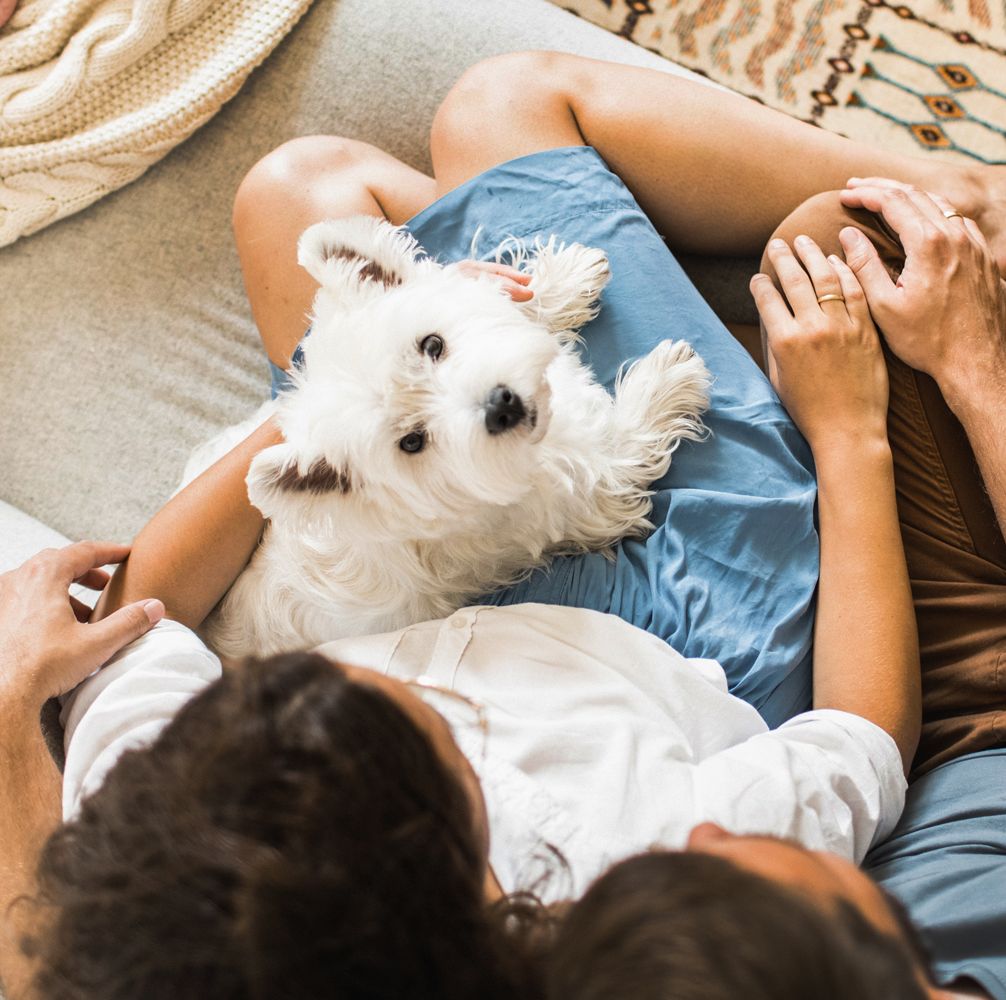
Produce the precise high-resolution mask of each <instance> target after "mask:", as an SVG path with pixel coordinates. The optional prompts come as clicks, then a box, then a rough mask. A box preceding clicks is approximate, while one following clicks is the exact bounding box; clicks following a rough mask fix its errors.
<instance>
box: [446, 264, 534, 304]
mask: <svg viewBox="0 0 1006 1000" xmlns="http://www.w3.org/2000/svg"><path fill="white" fill-rule="evenodd" d="M454 266H455V267H456V268H457V269H458V271H460V272H461V273H462V274H463V275H464V276H465V277H466V278H479V277H481V276H482V275H484V274H486V275H489V277H491V278H498V279H499V281H500V284H502V286H503V288H504V289H505V290H506V292H507V294H508V295H509V296H510V298H511V299H513V300H514V302H529V301H530V300H531V299H532V298H534V292H532V291H531V289H530V288H528V287H527V286H528V283H529V282H530V281H531V275H530V274H525V273H524V272H523V271H518V270H517V269H516V268H515V267H508V266H507V265H506V264H497V263H495V262H493V261H488V260H462V261H459V262H458V263H457V264H455V265H454Z"/></svg>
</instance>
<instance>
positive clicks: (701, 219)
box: [431, 52, 1006, 262]
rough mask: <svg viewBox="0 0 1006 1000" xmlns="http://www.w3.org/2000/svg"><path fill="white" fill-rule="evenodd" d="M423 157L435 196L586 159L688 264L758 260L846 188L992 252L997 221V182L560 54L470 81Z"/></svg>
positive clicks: (658, 76) (684, 83)
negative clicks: (557, 160) (531, 159)
mask: <svg viewBox="0 0 1006 1000" xmlns="http://www.w3.org/2000/svg"><path fill="white" fill-rule="evenodd" d="M431 143H432V152H433V162H434V168H435V173H436V176H437V190H438V193H443V192H444V191H447V190H450V189H451V188H453V187H456V186H457V185H458V184H460V183H462V182H463V181H465V180H467V179H468V178H469V177H472V176H474V175H475V174H477V173H479V172H481V171H482V170H485V169H487V168H489V167H491V166H494V165H495V164H497V163H500V162H503V161H505V160H508V159H511V158H513V157H517V156H522V155H525V154H528V153H534V152H538V151H541V150H544V149H550V148H553V147H556V146H562V145H580V144H584V143H586V144H588V145H591V146H594V147H595V148H596V149H597V151H598V152H599V153H600V154H601V156H603V157H604V159H605V161H606V162H607V163H608V165H609V166H610V167H611V168H612V170H614V171H615V173H617V174H618V175H619V176H620V177H621V178H622V180H623V181H625V183H626V185H627V186H628V187H629V188H630V190H631V191H632V192H633V194H634V195H635V196H636V199H637V200H638V201H639V203H640V205H641V206H642V208H643V209H644V211H646V213H647V214H648V215H649V216H650V218H651V219H652V220H653V222H654V224H655V225H656V226H657V229H658V230H659V231H660V232H661V233H662V234H663V235H664V236H665V237H667V239H668V242H669V243H670V244H671V246H672V247H674V248H675V249H676V250H682V251H689V252H693V253H709V254H716V253H719V254H737V255H740V254H760V253H761V251H762V249H763V247H764V246H765V243H766V241H767V240H768V238H769V236H770V235H771V233H772V230H773V229H774V228H775V227H776V226H777V225H778V224H779V223H780V222H781V221H782V219H783V218H785V217H786V216H787V215H788V214H789V213H790V212H792V211H793V210H794V209H795V208H796V207H797V206H798V205H800V204H801V203H802V202H804V201H805V200H806V199H807V198H809V197H811V196H812V195H814V194H817V193H818V192H820V191H825V190H833V189H836V188H842V187H844V186H845V182H846V181H847V180H848V178H849V177H853V176H860V177H864V176H874V175H882V176H888V177H896V178H900V179H903V180H906V181H908V182H909V183H912V184H915V185H917V186H919V187H927V188H929V189H931V190H938V191H940V192H941V193H943V194H945V195H946V196H947V197H948V198H949V199H950V200H951V202H953V203H954V204H955V205H957V206H958V207H959V208H960V209H961V210H962V211H964V212H965V214H969V215H970V216H971V217H973V218H975V219H977V220H978V222H979V224H981V225H983V228H984V229H985V231H986V235H988V236H989V237H990V239H991V240H993V241H997V240H999V238H1000V234H999V228H998V224H997V221H998V220H997V215H1001V214H1004V213H1003V209H1004V208H1006V169H1001V168H977V167H976V168H971V167H968V168H963V167H959V166H956V165H952V164H948V163H946V162H940V161H934V160H932V159H928V158H927V159H924V158H915V157H907V156H902V155H900V154H895V153H887V152H883V151H881V150H878V149H872V148H870V147H869V146H864V145H861V144H859V143H855V142H852V141H850V140H848V139H844V138H842V137H841V136H837V135H834V134H833V133H830V132H826V131H824V130H823V129H819V128H815V127H813V126H810V125H807V124H805V123H803V122H800V121H797V120H796V119H793V118H790V117H789V116H787V115H785V114H782V113H780V112H777V111H772V110H771V109H769V108H766V107H764V106H762V105H760V104H757V103H755V102H754V101H750V100H747V99H746V98H742V97H738V96H737V95H735V94H730V93H727V92H724V91H720V90H716V89H713V88H711V87H707V86H704V85H702V84H697V83H693V82H691V81H689V80H684V79H681V78H680V77H676V76H671V75H668V74H665V73H660V72H657V71H654V70H645V69H637V68H634V67H627V66H620V65H617V64H615V63H607V62H599V61H596V60H593V59H584V58H581V57H579V56H571V55H565V54H561V53H551V52H526V53H517V54H513V55H505V56H498V57H495V58H493V59H489V60H486V61H485V62H482V63H479V64H478V65H476V66H474V67H472V69H470V70H469V71H468V72H467V73H466V74H465V75H464V76H463V77H462V78H461V80H460V81H459V82H458V83H457V84H456V85H455V87H454V89H453V90H452V91H451V92H450V93H449V94H448V96H447V98H446V100H445V101H444V104H443V106H442V107H441V109H440V111H439V112H438V114H437V118H436V121H435V122H434V127H433V134H432V139H431ZM997 199H998V209H997V212H994V213H987V212H986V208H987V207H988V206H989V205H992V204H994V203H995V202H996V200H997ZM986 215H987V217H985V216H986ZM1002 256H1003V258H1004V262H1006V235H1004V238H1003V240H1002Z"/></svg>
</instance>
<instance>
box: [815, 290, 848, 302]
mask: <svg viewBox="0 0 1006 1000" xmlns="http://www.w3.org/2000/svg"><path fill="white" fill-rule="evenodd" d="M817 301H818V302H819V303H820V302H844V301H845V296H844V295H836V294H835V293H834V292H832V293H831V294H829V295H819V296H818V297H817Z"/></svg>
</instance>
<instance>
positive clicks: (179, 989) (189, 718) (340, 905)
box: [34, 653, 539, 1000]
mask: <svg viewBox="0 0 1006 1000" xmlns="http://www.w3.org/2000/svg"><path fill="white" fill-rule="evenodd" d="M484 876H485V859H484V845H483V844H481V843H479V842H478V837H477V834H476V832H475V823H474V821H473V809H472V803H471V801H470V799H469V797H468V795H467V794H466V792H465V790H464V788H463V787H462V785H461V783H460V782H459V780H458V779H457V778H456V777H455V776H454V775H453V774H452V773H451V772H450V771H449V770H448V768H447V767H446V766H445V765H444V763H443V761H442V760H441V759H440V757H439V755H438V754H437V752H436V751H435V749H434V748H433V746H432V745H431V743H430V741H429V740H428V738H427V737H426V736H425V735H424V734H423V733H422V732H421V731H420V730H419V729H418V728H417V727H416V725H415V724H414V723H413V722H412V720H411V719H409V718H408V716H407V715H406V714H405V713H404V712H402V710H401V709H400V708H399V707H398V706H397V705H396V704H395V703H394V702H393V701H392V700H391V699H389V698H388V697H387V696H386V695H385V694H384V693H382V692H381V691H379V690H377V689H375V688H373V687H372V686H370V685H366V684H360V683H354V682H352V681H350V680H349V679H348V678H347V676H346V674H345V673H344V672H343V671H341V670H340V669H338V668H337V667H336V666H334V665H333V664H332V663H331V662H330V661H328V660H326V659H325V658H323V657H321V656H319V655H316V654H307V653H305V654H295V655H288V656H283V657H276V658H273V659H271V660H266V661H261V662H255V661H251V662H248V663H247V664H245V665H243V666H242V667H240V668H239V669H235V670H233V671H229V672H227V673H225V675H224V676H223V678H221V679H220V680H219V681H218V682H217V683H215V684H213V685H212V686H211V687H210V688H208V689H207V690H206V691H204V692H203V693H202V694H200V695H199V696H198V697H196V698H195V699H193V700H192V701H191V702H189V703H188V705H186V706H185V708H183V709H182V711H181V712H180V713H179V714H178V716H177V717H176V718H175V719H174V720H173V721H172V722H171V724H170V725H169V726H168V727H167V728H166V729H165V731H164V733H163V734H162V735H161V736H160V738H159V739H158V740H157V741H156V742H155V743H154V744H153V746H151V747H150V748H148V749H145V750H139V751H134V752H131V753H127V754H125V755H124V756H123V757H122V758H121V759H120V761H119V762H118V764H117V765H116V766H115V768H114V769H113V770H112V771H111V773H110V774H109V775H108V777H107V779H106V781H105V783H104V785H103V786H102V788H101V789H100V790H99V791H98V792H97V793H96V794H95V795H94V796H92V797H91V798H89V799H87V800H85V802H84V803H83V806H82V808H81V811H80V814H79V816H78V817H77V818H76V819H75V820H74V821H73V822H70V823H68V824H66V825H65V826H63V827H62V828H61V829H60V830H58V831H57V832H56V833H55V834H54V835H53V837H52V838H51V839H50V841H49V842H48V844H47V846H46V847H45V850H44V852H43V856H42V859H41V863H40V870H39V880H40V895H39V902H40V904H41V906H42V908H43V909H42V916H43V926H44V927H45V931H44V932H43V933H42V934H41V936H40V938H39V939H38V940H37V941H36V942H35V943H34V950H35V951H36V952H37V955H38V958H39V960H40V961H39V968H40V971H39V973H38V975H37V980H36V989H37V991H38V994H39V996H40V997H41V998H43V1000H64V998H65V1000H69V998H71V997H72V998H74V1000H89V998H93V1000H141V998H142V1000H160V998H164V1000H178V998H181V997H184V998H187V1000H199V998H204V997H205V998H207V1000H231V998H233V1000H244V998H263V1000H265V998H268V1000H282V998H287V997H289V998H297V1000H306V998H313V997H338V998H345V1000H357V998H360V1000H362V998H367V1000H377V998H382V1000H383V998H395V1000H399V998H403V997H410V998H430V1000H432V998H437V1000H452V998H462V997H464V998H473V997H479V998H486V1000H493V998H497V997H500V998H502V997H512V996H516V995H519V996H521V997H535V996H537V995H539V992H538V986H537V978H536V973H535V968H536V963H535V961H534V960H533V958H532V957H531V955H530V952H531V950H532V949H531V948H530V947H529V948H528V949H527V950H526V951H525V950H524V949H523V948H521V947H519V946H518V945H519V944H520V942H521V941H523V940H527V941H530V940H531V936H530V935H528V936H527V937H526V938H522V937H521V936H520V935H516V936H515V935H514V934H512V933H511V934H508V933H507V929H511V930H512V929H513V928H514V926H515V925H517V924H520V920H519V919H516V918H515V917H514V916H513V914H512V913H511V914H509V915H508V914H507V912H506V910H505V907H502V908H501V907H492V906H489V905H487V904H486V903H485V895H484ZM531 909H532V910H533V907H532V908H531ZM521 912H522V913H523V914H524V915H525V916H526V914H527V913H528V907H527V906H525V907H524V908H523V909H522V910H521ZM529 919H530V918H529Z"/></svg>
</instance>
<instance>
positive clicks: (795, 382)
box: [751, 236, 888, 455]
mask: <svg viewBox="0 0 1006 1000" xmlns="http://www.w3.org/2000/svg"><path fill="white" fill-rule="evenodd" d="M795 246H796V251H797V253H798V254H799V256H800V260H799V261H798V260H797V259H796V257H794V256H793V253H792V251H791V250H790V248H789V247H788V246H787V245H786V244H785V243H784V242H783V241H782V240H773V241H772V242H771V243H770V244H769V247H768V256H769V259H770V260H771V262H772V265H773V267H774V268H775V271H776V275H777V276H778V278H779V283H780V285H781V286H782V290H783V294H784V295H785V301H784V299H783V295H780V293H779V292H778V290H777V289H776V287H775V285H773V283H772V281H771V279H770V278H769V277H768V276H767V275H764V274H756V275H755V276H754V277H753V278H752V279H751V293H752V295H753V296H754V300H755V304H756V305H757V307H758V312H759V314H760V315H761V320H762V323H763V324H764V326H765V332H766V336H767V343H768V358H767V361H768V369H769V377H770V378H771V380H772V384H773V385H774V386H775V388H776V391H777V392H778V393H779V396H780V398H781V399H782V401H783V404H784V405H785V407H786V409H787V410H788V411H789V414H790V416H791V417H792V418H793V420H794V421H795V422H796V424H797V426H798V427H799V428H800V430H801V432H802V433H803V435H804V437H805V438H806V439H807V441H808V443H809V444H810V446H811V448H812V449H813V451H814V453H815V455H817V454H818V452H819V450H821V449H822V448H823V447H825V446H826V445H827V444H828V443H829V442H831V441H835V442H836V443H837V444H838V445H839V446H840V447H842V446H844V445H845V444H846V443H847V442H848V441H849V439H850V437H854V438H856V439H857V440H863V439H870V440H875V441H880V442H886V440H887V396H888V386H887V368H886V366H885V364H884V358H883V353H882V351H881V348H880V339H879V337H878V336H877V330H876V328H875V327H874V325H873V321H872V320H871V319H870V311H869V309H868V308H867V305H866V298H865V296H864V294H863V289H862V288H861V287H860V285H859V282H858V281H857V280H856V276H855V275H854V274H853V273H852V271H851V270H850V269H849V268H848V267H847V266H846V265H845V264H844V263H843V262H842V261H841V260H839V259H838V258H837V257H827V258H826V257H825V256H824V254H823V253H822V252H821V249H820V248H819V247H818V246H817V244H816V243H815V242H814V241H813V240H811V239H810V238H809V237H806V236H799V237H797V239H796V241H795ZM801 261H802V263H803V266H801V263H800V262H801ZM805 268H806V270H805ZM821 298H824V299H825V301H824V302H820V301H819V299H821ZM787 302H788V303H789V308H787ZM791 310H792V312H791Z"/></svg>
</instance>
